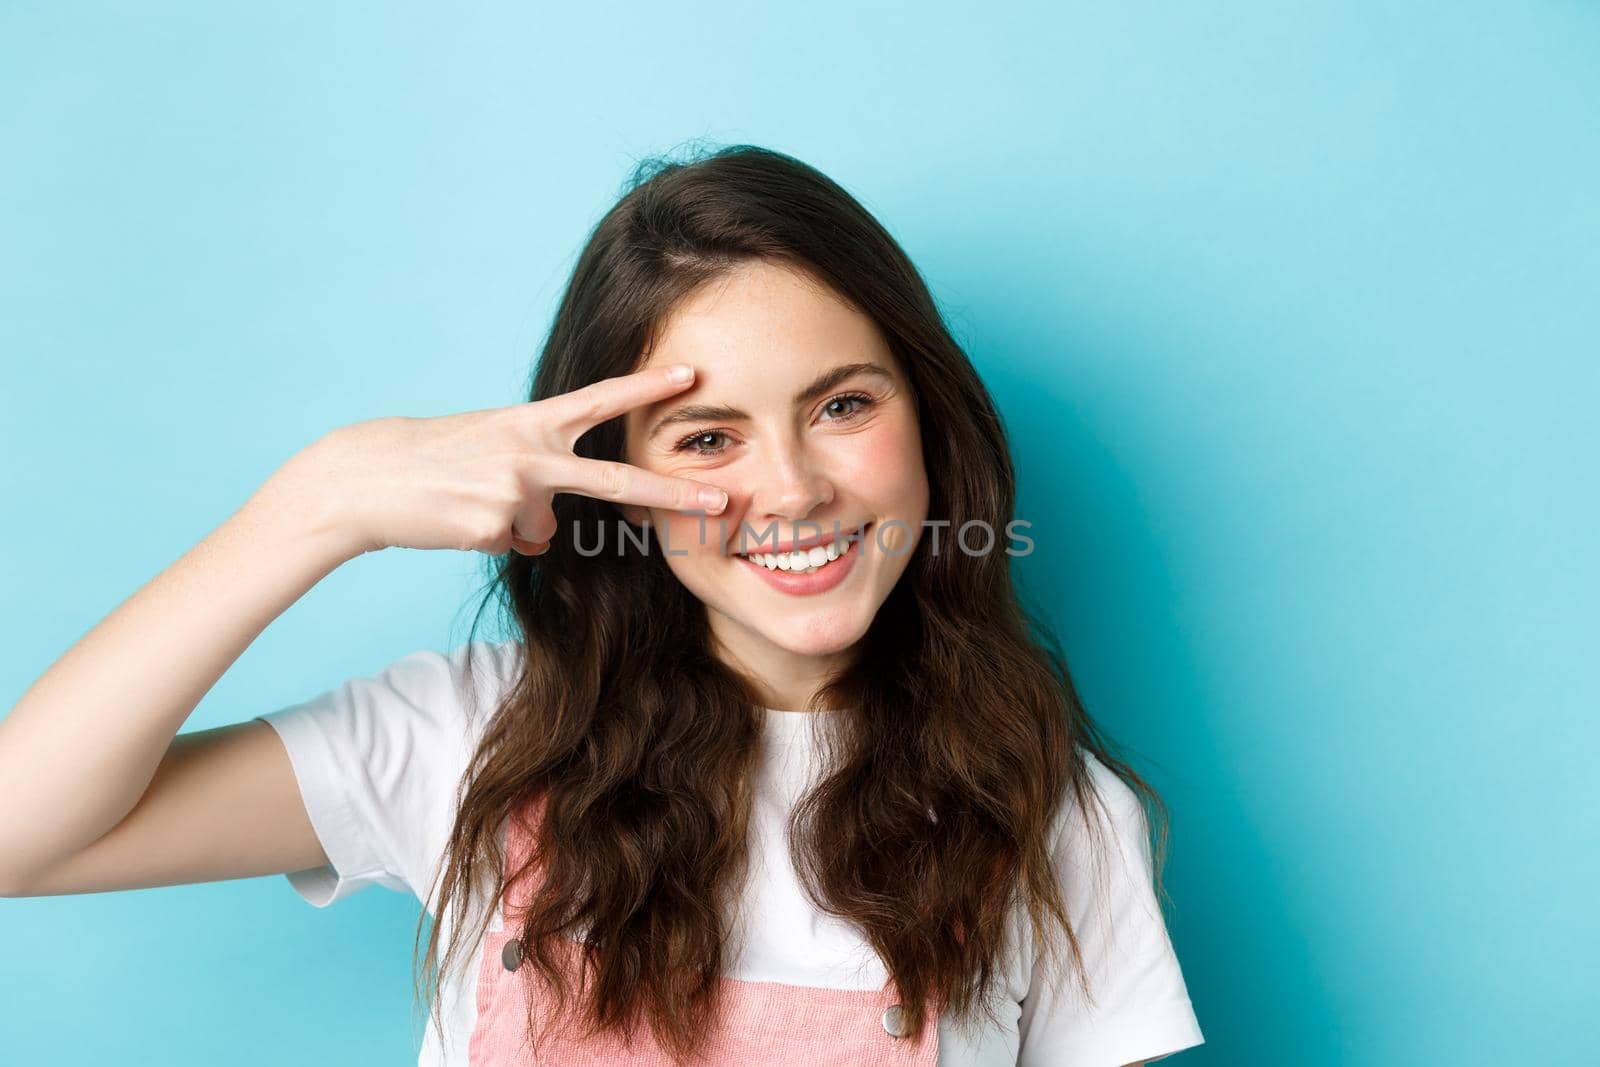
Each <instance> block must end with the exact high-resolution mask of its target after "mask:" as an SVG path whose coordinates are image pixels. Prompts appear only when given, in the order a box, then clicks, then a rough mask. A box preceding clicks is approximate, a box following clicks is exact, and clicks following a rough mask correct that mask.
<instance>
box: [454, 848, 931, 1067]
mask: <svg viewBox="0 0 1600 1067" xmlns="http://www.w3.org/2000/svg"><path fill="white" fill-rule="evenodd" d="M530 847H531V842H530V839H529V837H528V834H527V832H526V831H525V830H524V829H523V827H522V825H521V822H520V820H519V819H515V818H513V819H510V820H508V821H507V825H506V868H507V869H506V878H507V881H508V885H507V889H506V895H505V901H504V915H505V922H504V925H503V928H502V929H500V930H488V931H486V932H485V934H484V943H483V946H482V952H481V956H480V958H479V960H478V1018H477V1024H476V1025H475V1026H474V1027H473V1030H472V1036H471V1038H470V1040H469V1042H468V1046H467V1062H468V1064H469V1065H470V1067H511V1065H523V1064H532V1063H534V1062H535V1060H534V1059H533V1050H532V1045H531V1035H529V1034H528V1032H527V1028H528V1020H527V1016H526V1010H527V1004H526V1002H525V1000H524V992H523V990H522V989H520V988H518V987H516V986H515V985H514V981H515V980H516V978H517V977H518V976H519V975H520V976H522V977H525V978H526V977H528V976H530V975H532V974H533V967H532V965H531V964H529V965H528V966H527V967H522V966H521V964H522V955H523V953H522V951H521V949H522V946H521V944H520V942H518V943H515V944H513V942H515V941H516V931H517V930H518V929H519V928H520V925H521V924H520V922H517V921H515V920H516V919H517V918H519V917H520V910H519V909H522V908H525V907H526V906H527V901H528V899H529V894H528V892H527V891H526V887H524V886H521V885H518V884H516V883H512V882H510V874H511V871H512V870H514V869H515V867H516V865H517V864H519V863H520V862H521V861H522V859H523V858H524V857H526V856H527V855H528V850H529V849H530ZM572 945H573V949H572V956H571V966H572V967H573V968H575V967H576V965H577V960H578V958H579V957H578V952H579V950H578V948H577V943H576V942H573V943H572ZM569 973H570V974H574V975H575V974H576V973H577V972H576V970H575V969H572V970H569ZM721 981H722V982H723V983H724V986H723V1005H724V1007H723V1013H722V1017H721V1019H720V1021H719V1022H718V1023H716V1026H715V1030H714V1032H713V1033H712V1034H711V1036H710V1037H709V1038H708V1039H707V1041H706V1044H705V1046H704V1050H703V1051H702V1053H701V1055H700V1057H699V1058H697V1059H696V1060H695V1061H694V1063H695V1064H696V1065H697V1067H764V1065H769V1064H770V1065H773V1067H791V1065H804V1067H891V1065H892V1067H936V1065H937V1064H938V1062H939V1020H938V1017H937V1014H936V1013H935V1012H934V1011H933V1010H932V1008H931V1007H930V1009H929V1011H928V1014H927V1016H926V1021H925V1022H924V1024H923V1030H922V1036H921V1037H920V1039H919V1040H917V1041H915V1042H913V1041H912V1040H911V1039H910V1038H909V1037H905V1036H900V1035H904V1034H907V1033H909V1031H910V1027H909V1025H908V1020H907V1018H906V1014H905V1009H903V1008H902V1007H901V1006H900V1005H899V1004H898V1003H897V1002H896V996H895V992H894V979H893V978H890V979H889V980H888V981H887V982H885V983H884V987H883V988H882V989H827V988H823V987H820V986H800V985H788V984H785V983H782V982H746V981H740V980H738V979H733V978H723V979H721ZM540 1010H543V1007H542V1006H541V1007H540ZM541 1021H543V1017H541ZM632 1036H633V1050H632V1051H631V1052H630V1051H629V1050H628V1049H627V1048H626V1047H625V1046H624V1044H623V1042H622V1040H621V1039H620V1038H618V1037H615V1036H613V1035H609V1034H608V1035H604V1036H602V1037H600V1038H596V1039H594V1040H590V1041H582V1040H580V1039H579V1038H578V1037H576V1036H566V1035H564V1034H561V1033H559V1032H556V1031H554V1030H552V1033H551V1036H550V1037H549V1038H548V1040H547V1043H546V1046H545V1048H546V1053H545V1061H546V1062H548V1063H549V1064H552V1065H559V1067H619V1065H622V1064H635V1065H643V1067H672V1058H671V1057H670V1056H669V1055H668V1054H667V1053H666V1052H665V1051H664V1050H662V1048H661V1047H660V1046H659V1045H658V1044H657V1043H656V1041H655V1035H654V1034H652V1033H651V1032H650V1029H649V1027H648V1026H641V1028H640V1029H639V1030H638V1031H636V1032H635V1033H634V1034H633V1035H632Z"/></svg>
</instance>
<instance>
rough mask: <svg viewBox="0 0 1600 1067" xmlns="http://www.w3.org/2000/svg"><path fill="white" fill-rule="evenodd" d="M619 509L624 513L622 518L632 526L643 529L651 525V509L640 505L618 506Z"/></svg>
mask: <svg viewBox="0 0 1600 1067" xmlns="http://www.w3.org/2000/svg"><path fill="white" fill-rule="evenodd" d="M617 509H618V510H619V511H621V512H622V517H623V518H624V519H626V520H627V521H628V524H629V525H630V526H637V527H640V528H641V529H642V528H643V527H646V526H649V525H650V509H649V508H646V507H642V506H641V505H639V504H618V505H617Z"/></svg>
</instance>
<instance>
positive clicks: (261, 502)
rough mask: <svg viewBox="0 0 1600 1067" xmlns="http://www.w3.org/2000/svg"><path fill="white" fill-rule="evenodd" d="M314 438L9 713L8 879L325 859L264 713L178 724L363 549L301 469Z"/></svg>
mask: <svg viewBox="0 0 1600 1067" xmlns="http://www.w3.org/2000/svg"><path fill="white" fill-rule="evenodd" d="M324 440H326V438H325V439H324ZM320 444H321V442H318V445H320ZM318 445H313V446H312V448H310V449H307V450H305V451H303V452H302V453H300V454H298V455H296V456H295V457H293V458H292V459H291V460H290V462H289V463H288V464H285V466H284V467H283V468H282V469H280V471H279V472H277V473H275V474H274V475H273V477H272V478H271V479H269V480H268V481H267V482H266V483H265V484H264V485H263V486H262V487H261V488H260V489H259V490H258V491H257V492H256V493H255V494H254V495H252V496H251V498H250V499H249V500H248V501H247V502H246V503H245V504H244V506H242V507H241V508H240V509H239V510H238V511H237V512H235V513H234V515H233V516H231V517H230V518H229V519H228V520H227V521H225V522H224V523H223V524H222V525H221V526H219V527H218V528H217V529H215V530H213V531H212V532H211V533H210V534H208V535H207V536H206V537H205V538H204V539H203V540H202V541H201V542H200V543H199V544H198V545H196V546H195V547H194V548H192V549H190V550H189V551H188V552H187V553H185V554H184V555H183V556H182V557H181V558H179V559H178V560H177V561H176V562H175V563H173V564H172V565H171V566H170V567H168V568H167V569H166V570H164V571H162V572H161V573H160V574H158V575H157V576H156V577H155V578H154V579H152V580H151V581H150V582H148V583H147V584H146V585H144V586H143V587H142V588H140V589H139V590H138V591H137V592H135V593H134V594H133V595H132V596H131V597H129V598H128V599H127V600H125V601H124V602H123V603H122V604H120V605H119V606H118V607H117V608H116V609H115V610H114V611H113V612H112V613H111V614H110V615H108V616H107V617H106V618H105V619H103V620H102V621H101V622H100V623H99V624H97V625H96V626H95V627H94V628H93V629H92V630H90V631H89V632H88V633H87V634H85V635H84V636H83V637H82V638H80V639H79V640H78V642H77V643H76V644H74V645H73V646H72V647H71V648H69V649H68V650H67V651H66V653H64V654H63V655H62V656H61V658H60V659H58V660H57V661H56V662H55V663H54V664H53V665H52V666H51V667H50V668H49V670H47V671H46V672H45V673H44V674H43V675H42V676H40V678H39V679H38V680H37V681H35V682H34V683H33V685H32V686H30V687H29V689H28V690H27V691H26V692H25V693H24V694H23V695H22V698H21V700H20V701H18V703H17V705H16V706H15V707H14V708H13V709H12V711H11V713H10V714H9V715H7V716H6V717H5V718H4V719H3V720H0V895H6V896H26V895H40V894H46V893H70V892H92V891H100V890H108V889H121V888H133V887H137V886H146V885H167V884H175V883H178V882H192V881H210V880H215V879H222V878H235V877H245V876H249V875H257V874H266V873H273V872H275V871H282V870H298V869H301V868H304V867H311V866H315V865H318V864H320V863H323V862H325V857H323V854H322V848H321V845H320V844H319V843H318V841H317V838H316V836H315V834H314V833H313V831H312V829H311V825H310V822H309V821H308V819H307V817H306V814H305V809H304V807H303V806H302V804H301V801H300V798H299V794H298V791H297V790H296V787H295V780H294V776H293V772H292V769H291V768H290V766H289V762H288V757H287V755H286V753H285V752H284V751H283V748H282V746H281V744H280V743H279V742H278V740H277V739H276V738H275V737H273V736H271V733H272V731H271V728H270V727H268V726H267V725H266V724H264V723H259V722H248V723H239V724H236V725H234V726H229V727H224V728H222V729H219V730H208V731H202V732H199V733H196V734H193V735H186V736H184V737H181V738H177V739H176V740H174V737H175V735H176V734H177V731H178V729H179V727H180V726H182V724H183V723H184V721H185V720H186V719H187V718H188V717H189V715H190V713H191V712H193V710H194V708H195V706H196V705H197V704H198V703H199V702H200V699H201V697H203V696H204V695H205V694H206V692H207V691H209V690H210V689H211V687H212V686H213V685H214V684H215V683H216V681H217V679H218V678H220V677H221V676H222V674H223V673H224V672H225V671H226V670H227V669H228V668H229V667H230V666H231V665H232V664H233V663H234V661H235V660H237V659H238V657H239V655H240V654H241V653H242V652H243V651H244V650H245V649H246V648H247V647H249V645H250V643H251V642H252V641H254V640H255V639H256V637H257V636H259V635H260V633H261V632H262V631H263V630H264V629H266V627H267V625H268V624H269V623H271V622H272V620H273V619H275V618H277V617H278V616H279V615H280V614H282V613H283V612H284V611H285V610H286V609H287V608H288V607H289V605H291V604H293V603H294V602H295V601H296V600H298V599H299V598H300V597H301V596H302V595H303V594H304V593H305V592H306V591H307V590H309V589H310V588H311V587H312V586H314V585H316V584H317V582H319V581H320V580H321V579H322V578H323V577H324V576H325V575H327V574H329V573H331V572H332V571H333V570H335V569H336V568H337V567H338V566H339V565H340V564H341V563H343V562H344V561H345V560H347V559H350V558H353V557H354V556H356V555H360V554H361V551H362V550H361V549H360V548H358V547H356V546H355V545H354V544H352V543H351V542H350V541H349V540H348V538H347V537H345V536H342V535H341V530H340V528H339V526H338V524H337V521H336V519H335V518H334V516H333V514H332V512H331V508H329V507H327V506H326V504H327V503H328V502H327V501H326V500H325V499H324V498H323V497H322V496H321V495H320V494H319V493H317V492H315V491H314V489H315V486H316V484H317V483H316V481H315V480H314V479H310V478H303V477H301V476H300V473H301V471H302V469H304V468H307V467H314V466H315V465H316V464H317V463H318V455H319V453H318V451H317V449H318Z"/></svg>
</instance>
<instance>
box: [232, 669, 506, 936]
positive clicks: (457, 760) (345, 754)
mask: <svg viewBox="0 0 1600 1067" xmlns="http://www.w3.org/2000/svg"><path fill="white" fill-rule="evenodd" d="M469 651H470V654H471V662H470V665H469V662H468V660H469ZM516 651H517V644H516V642H514V641H508V642H504V643H501V644H498V645H496V644H491V643H489V642H485V641H475V642H471V643H470V644H469V645H462V646H461V647H459V648H457V649H456V650H455V651H453V652H450V653H449V654H444V653H440V652H436V651H432V650H424V651H420V652H413V653H411V654H410V655H407V656H403V657H401V658H400V659H398V660H396V661H394V662H393V663H390V664H389V665H388V666H386V667H384V668H383V669H382V670H380V671H378V672H377V673H376V674H372V675H366V676H362V677H358V678H351V679H349V680H347V681H345V682H343V683H342V684H340V685H338V686H337V687H335V688H333V689H330V690H328V691H326V692H324V693H321V694H319V695H318V696H316V697H313V698H312V699H310V700H308V701H305V702H303V703H300V704H295V705H291V706H289V707H286V708H282V709H280V710H278V711H274V712H270V713H268V714H265V715H258V716H256V718H258V719H261V720H262V721H263V722H266V723H267V724H268V725H270V726H271V727H272V728H273V729H274V730H276V731H277V733H278V736H279V737H280V738H281V739H282V740H283V744H284V748H285V749H287V751H288V753H289V761H290V763H291V764H292V765H293V767H294V774H295V779H296V781H297V782H298V783H299V787H300V796H301V799H302V801H303V802H304V803H305V808H306V814H307V816H308V817H309V818H310V821H311V825H312V828H313V829H314V830H315V831H316V833H317V838H318V839H319V840H320V841H321V843H322V847H323V851H324V852H326V853H327V855H328V863H327V865H325V866H322V867H315V868H312V869H310V870H304V871H293V872H290V873H289V874H288V875H287V876H286V877H287V878H288V880H289V884H290V885H291V886H292V887H293V888H294V889H295V891H296V892H297V893H299V894H300V895H301V896H302V897H304V898H305V899H306V900H307V901H308V902H309V903H311V904H313V905H315V906H316V907H319V908H321V907H327V906H328V905H329V904H331V903H333V902H334V901H336V900H340V899H342V898H344V897H347V896H349V895H350V894H351V893H354V892H356V891H357V890H360V889H365V888H366V887H367V886H369V885H381V886H384V887H385V888H388V889H392V890H396V891H398V892H410V893H412V894H414V895H416V896H417V897H418V898H419V899H421V898H423V897H424V896H425V894H427V892H428V891H429V889H430V887H431V885H432V882H433V878H434V875H435V873H436V867H437V864H438V861H439V860H440V858H441V857H442V855H443V852H444V847H445V844H446V842H447V840H448V836H449V831H450V829H451V826H452V824H453V821H454V805H455V800H456V787H457V785H458V784H459V782H460V779H461V775H462V773H463V772H464V771H465V769H466V765H467V761H468V760H469V758H470V756H471V753H472V751H473V748H474V747H475V745H474V738H475V734H476V733H477V731H478V730H481V721H480V720H481V719H482V718H483V717H484V716H482V715H479V714H476V712H477V711H479V710H481V709H482V708H484V707H486V706H487V702H488V701H492V700H497V699H498V697H499V696H500V695H501V693H502V692H503V689H504V684H505V682H506V680H507V672H508V671H509V670H510V669H512V667H513V666H514V665H515V662H516ZM469 666H470V670H471V676H470V677H469V674H468V670H469Z"/></svg>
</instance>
